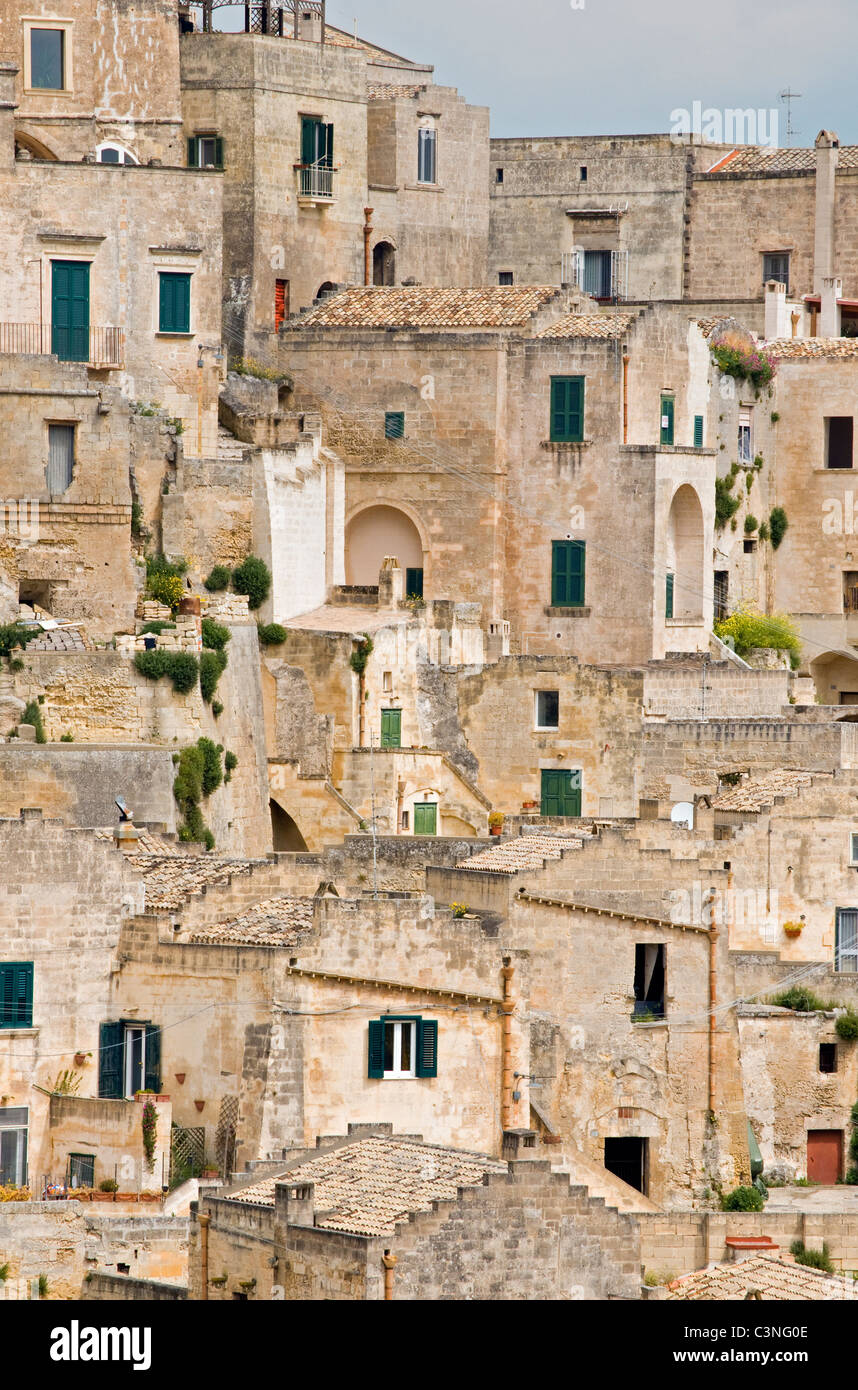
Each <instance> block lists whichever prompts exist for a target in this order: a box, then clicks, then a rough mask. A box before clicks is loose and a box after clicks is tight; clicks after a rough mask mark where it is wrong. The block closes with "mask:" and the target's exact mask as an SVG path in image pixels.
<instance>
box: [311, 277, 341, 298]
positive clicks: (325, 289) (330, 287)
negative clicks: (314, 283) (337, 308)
mask: <svg viewBox="0 0 858 1390" xmlns="http://www.w3.org/2000/svg"><path fill="white" fill-rule="evenodd" d="M336 291H337V287H336V285H335V284H334V282H333V280H326V281H325V283H324V284H323V285H320V286H319V288H318V289H317V290H316V298H317V299H321V298H322V297H323V296H324V295H326V294H336Z"/></svg>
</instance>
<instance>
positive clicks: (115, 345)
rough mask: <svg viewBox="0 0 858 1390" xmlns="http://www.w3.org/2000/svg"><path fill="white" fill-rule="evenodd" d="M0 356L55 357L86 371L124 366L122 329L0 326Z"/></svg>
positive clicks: (123, 336)
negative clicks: (87, 369)
mask: <svg viewBox="0 0 858 1390" xmlns="http://www.w3.org/2000/svg"><path fill="white" fill-rule="evenodd" d="M0 353H7V354H8V353H13V354H17V353H21V354H26V355H29V356H34V357H51V356H53V357H58V358H59V360H60V361H61V362H82V363H84V364H85V365H86V366H88V367H103V368H111V367H122V366H124V365H125V329H124V328H61V327H59V326H58V325H55V324H50V323H0Z"/></svg>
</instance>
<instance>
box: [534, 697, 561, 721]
mask: <svg viewBox="0 0 858 1390" xmlns="http://www.w3.org/2000/svg"><path fill="white" fill-rule="evenodd" d="M536 727H537V729H558V728H559V727H560V692H559V690H537V692H536Z"/></svg>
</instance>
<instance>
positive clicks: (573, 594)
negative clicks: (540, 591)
mask: <svg viewBox="0 0 858 1390" xmlns="http://www.w3.org/2000/svg"><path fill="white" fill-rule="evenodd" d="M586 567H587V545H586V542H585V541H552V543H551V603H552V606H553V607H555V608H582V607H583V605H584V596H585V593H586Z"/></svg>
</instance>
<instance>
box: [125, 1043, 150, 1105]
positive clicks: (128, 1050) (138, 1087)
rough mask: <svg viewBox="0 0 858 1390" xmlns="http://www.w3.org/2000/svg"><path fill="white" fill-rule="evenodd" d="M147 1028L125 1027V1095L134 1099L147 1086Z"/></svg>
mask: <svg viewBox="0 0 858 1390" xmlns="http://www.w3.org/2000/svg"><path fill="white" fill-rule="evenodd" d="M145 1076H146V1029H145V1028H137V1027H129V1028H126V1029H125V1096H126V1099H127V1100H133V1099H134V1097H135V1095H136V1094H137V1092H138V1091H142V1090H144V1089H145V1087H146V1082H145V1079H144V1078H145Z"/></svg>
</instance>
